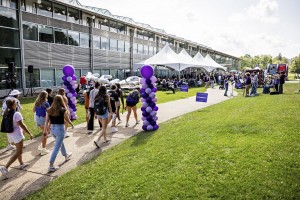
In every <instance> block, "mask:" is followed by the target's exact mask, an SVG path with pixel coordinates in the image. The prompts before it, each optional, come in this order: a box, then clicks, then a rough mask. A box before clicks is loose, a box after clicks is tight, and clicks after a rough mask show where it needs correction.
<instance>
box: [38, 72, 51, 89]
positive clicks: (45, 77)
mask: <svg viewBox="0 0 300 200" xmlns="http://www.w3.org/2000/svg"><path fill="white" fill-rule="evenodd" d="M54 80H55V79H54V69H41V86H40V87H51V86H54V85H55V81H54Z"/></svg>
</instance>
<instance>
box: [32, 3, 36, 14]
mask: <svg viewBox="0 0 300 200" xmlns="http://www.w3.org/2000/svg"><path fill="white" fill-rule="evenodd" d="M32 13H33V14H36V13H37V3H35V2H34V3H32Z"/></svg>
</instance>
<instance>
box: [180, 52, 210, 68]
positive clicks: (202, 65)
mask: <svg viewBox="0 0 300 200" xmlns="http://www.w3.org/2000/svg"><path fill="white" fill-rule="evenodd" d="M197 54H200V53H199V52H198V53H197ZM197 54H196V55H197ZM179 55H180V56H182V57H184V58H185V59H187V60H189V61H190V62H194V63H195V65H194V66H190V67H197V68H199V67H200V68H203V69H205V70H206V71H208V72H209V66H208V65H207V64H206V63H205V62H204V61H200V60H196V59H193V58H192V57H191V56H190V55H189V54H188V52H186V50H185V49H182V50H181V52H180V53H179ZM200 56H202V55H201V54H200ZM202 58H203V57H202ZM203 59H204V58H203Z"/></svg>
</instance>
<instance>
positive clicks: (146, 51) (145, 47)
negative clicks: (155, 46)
mask: <svg viewBox="0 0 300 200" xmlns="http://www.w3.org/2000/svg"><path fill="white" fill-rule="evenodd" d="M144 54H145V55H148V54H149V50H148V46H147V45H144Z"/></svg>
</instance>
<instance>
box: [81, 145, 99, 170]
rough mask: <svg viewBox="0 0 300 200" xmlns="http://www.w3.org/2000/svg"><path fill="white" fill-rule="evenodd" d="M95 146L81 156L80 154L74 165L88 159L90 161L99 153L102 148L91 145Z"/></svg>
mask: <svg viewBox="0 0 300 200" xmlns="http://www.w3.org/2000/svg"><path fill="white" fill-rule="evenodd" d="M92 148H95V149H94V150H92V151H89V152H86V153H85V154H84V155H83V156H81V158H80V159H79V160H78V161H77V162H76V165H77V166H79V165H82V164H83V163H86V162H88V161H92V159H93V158H95V157H96V156H98V155H100V154H101V153H102V152H103V150H102V149H101V147H100V148H96V147H95V146H94V147H92Z"/></svg>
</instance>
